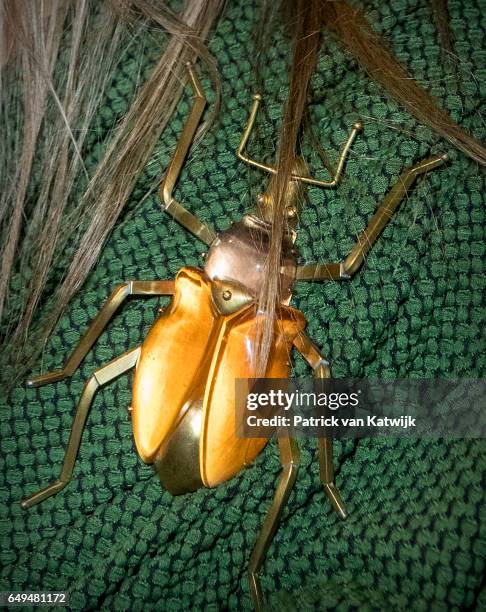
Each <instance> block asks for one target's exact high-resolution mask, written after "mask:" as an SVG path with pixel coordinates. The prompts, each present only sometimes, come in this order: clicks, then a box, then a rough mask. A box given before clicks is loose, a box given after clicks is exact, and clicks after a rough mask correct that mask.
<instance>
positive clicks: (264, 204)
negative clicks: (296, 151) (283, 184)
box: [257, 157, 309, 227]
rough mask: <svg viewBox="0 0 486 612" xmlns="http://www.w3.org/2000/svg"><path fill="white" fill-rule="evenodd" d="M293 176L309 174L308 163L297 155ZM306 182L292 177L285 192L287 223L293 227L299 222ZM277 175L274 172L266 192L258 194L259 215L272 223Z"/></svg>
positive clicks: (293, 166)
mask: <svg viewBox="0 0 486 612" xmlns="http://www.w3.org/2000/svg"><path fill="white" fill-rule="evenodd" d="M292 175H293V176H305V177H308V176H309V171H308V168H307V164H306V163H305V161H304V160H303V159H302V158H301V157H296V158H295V159H294V163H293V165H292ZM304 193H305V184H304V183H303V182H302V181H301V180H299V179H298V178H292V179H291V180H290V181H289V182H288V183H287V188H286V190H285V193H284V196H283V197H284V210H285V216H286V219H287V223H288V224H289V225H290V226H291V227H295V225H296V224H297V218H298V215H299V211H300V206H301V203H302V200H303V198H304ZM276 197H277V194H276V175H275V174H274V175H273V176H272V178H271V180H270V184H269V185H268V189H267V191H266V192H265V193H260V194H258V196H257V208H258V216H259V217H260V218H261V219H263V221H265V222H266V223H272V222H273V219H274V204H275V200H276Z"/></svg>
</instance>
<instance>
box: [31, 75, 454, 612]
mask: <svg viewBox="0 0 486 612" xmlns="http://www.w3.org/2000/svg"><path fill="white" fill-rule="evenodd" d="M188 72H189V79H190V83H191V86H192V88H193V90H194V96H195V97H194V102H193V106H192V110H191V112H190V115H189V117H188V119H187V121H186V124H185V126H184V129H183V133H182V135H181V138H180V140H179V142H178V144H177V146H176V150H175V152H174V155H173V157H172V160H171V163H170V165H169V168H168V171H167V174H166V178H165V180H164V181H163V183H162V186H161V198H162V201H163V203H164V208H165V210H166V211H167V212H169V213H170V214H172V216H173V217H174V218H175V219H176V220H177V221H178V222H179V223H180V224H181V225H182V226H183V227H185V228H186V229H187V230H188V231H190V232H191V233H192V234H194V235H195V236H197V237H198V238H199V239H201V240H202V241H204V242H205V243H206V244H207V245H208V246H209V251H208V253H207V256H206V260H205V265H204V269H203V270H200V269H197V268H190V267H184V268H182V269H181V270H180V271H179V273H178V274H177V277H176V279H175V280H157V281H129V282H126V283H123V284H121V285H119V286H118V287H116V289H115V290H114V291H113V293H112V294H111V296H110V297H109V299H108V301H107V302H106V304H105V305H104V306H103V308H102V309H101V310H100V312H99V314H98V315H97V317H96V318H95V319H94V321H93V322H92V323H91V325H90V327H89V328H88V330H87V331H86V333H85V334H84V336H83V337H82V339H81V341H80V342H79V344H78V345H77V347H76V348H75V349H74V351H73V352H72V354H71V355H70V357H69V358H68V359H67V361H66V363H65V366H64V368H63V369H62V370H59V371H55V372H51V373H49V374H44V375H42V376H38V377H36V378H33V379H31V380H30V381H28V383H27V385H28V386H30V387H39V386H41V385H44V384H46V383H51V382H56V381H59V380H62V379H64V378H66V377H68V376H71V375H72V374H73V372H74V371H75V370H76V369H77V368H78V366H79V365H80V363H81V361H82V360H83V358H84V357H85V355H86V353H87V352H88V351H89V350H90V348H91V347H92V346H93V344H94V343H95V341H96V340H97V338H98V337H99V335H100V334H101V332H102V330H103V329H104V327H105V326H106V325H107V323H108V322H109V320H110V319H111V317H112V316H113V314H114V313H115V311H116V310H117V309H118V307H119V306H120V304H121V303H122V302H123V301H124V300H125V299H126V298H127V297H128V296H130V295H139V296H147V295H151V296H172V299H171V302H170V303H169V305H168V306H167V307H166V308H165V309H164V310H163V311H162V314H161V316H160V317H159V318H158V320H157V321H156V322H155V323H154V325H153V326H152V328H151V330H150V331H149V333H148V335H147V337H146V339H145V340H144V342H143V343H142V344H141V345H140V346H138V347H136V348H134V349H132V350H130V351H128V352H127V353H125V354H123V355H121V356H120V357H118V358H116V359H114V360H113V361H111V362H110V363H108V364H107V365H105V366H103V367H101V368H99V369H98V370H96V371H95V372H94V374H93V375H92V376H91V378H89V380H88V381H87V382H86V384H85V387H84V390H83V393H82V396H81V399H80V401H79V404H78V407H77V410H76V414H75V417H74V421H73V425H72V429H71V434H70V437H69V442H68V445H67V449H66V453H65V458H64V463H63V467H62V470H61V475H60V477H59V479H58V480H56V481H55V482H54V483H52V484H51V485H49V486H48V487H46V488H44V489H42V490H40V491H38V492H37V493H34V494H33V495H30V496H29V497H26V498H25V499H24V500H23V501H22V507H23V508H29V507H31V506H33V505H34V504H37V503H39V502H41V501H43V500H44V499H46V498H47V497H50V496H51V495H54V494H55V493H58V492H59V491H60V490H61V489H63V488H64V487H65V486H66V485H67V483H68V482H69V480H70V478H71V475H72V472H73V468H74V463H75V460H76V456H77V453H78V450H79V446H80V442H81V436H82V432H83V429H84V426H85V422H86V418H87V416H88V412H89V408H90V406H91V403H92V400H93V396H94V394H95V392H96V390H97V389H98V388H99V387H100V386H101V385H104V384H106V383H108V382H110V381H111V380H113V379H114V378H116V377H117V376H119V375H120V374H122V373H124V372H127V371H128V370H130V369H131V368H135V375H134V383H133V398H132V409H131V415H132V423H133V435H134V439H135V446H136V448H137V451H138V454H139V455H140V457H141V459H142V460H143V461H144V462H145V463H151V464H154V466H155V469H156V471H157V473H158V475H159V478H160V481H161V484H162V486H163V487H164V488H166V489H167V490H168V491H170V492H171V493H173V494H174V495H177V494H182V493H187V492H190V491H194V490H196V489H198V488H200V487H215V486H217V485H218V484H220V483H222V482H224V481H226V480H228V479H230V478H232V477H233V476H235V475H236V474H237V473H238V472H239V471H240V470H241V469H242V468H243V467H244V466H246V465H248V464H250V463H251V462H252V461H253V460H254V459H255V457H256V456H257V455H258V454H259V453H260V452H261V450H262V449H263V447H264V446H265V444H266V442H267V440H266V439H243V438H240V437H237V435H236V422H235V420H236V414H235V413H236V411H235V379H238V378H250V372H251V364H250V362H251V359H252V355H251V352H252V345H253V343H254V340H255V332H256V325H255V321H256V319H257V297H258V295H259V292H260V289H261V284H262V270H263V268H264V264H265V258H266V255H267V252H268V246H269V242H270V232H271V230H272V226H271V222H270V220H271V219H272V202H273V194H272V182H270V186H269V189H268V190H267V192H266V193H265V194H263V195H261V196H259V207H258V210H259V211H260V212H259V214H247V215H245V216H244V217H243V219H242V220H241V221H239V222H238V223H235V224H233V225H232V226H231V227H230V228H229V229H228V230H226V231H224V232H222V233H220V234H219V235H215V234H214V232H213V231H212V230H211V229H210V228H209V227H207V226H206V225H205V224H203V223H202V222H201V221H200V220H199V219H198V218H197V217H196V216H194V215H193V214H192V213H190V212H189V211H187V210H186V209H185V208H184V207H183V206H182V205H181V204H180V203H179V202H177V201H176V200H174V198H173V197H172V191H173V188H174V186H175V183H176V181H177V178H178V176H179V173H180V170H181V167H182V165H183V163H184V160H185V157H186V155H187V152H188V150H189V146H190V144H191V142H192V139H193V137H194V134H195V131H196V129H197V127H198V124H199V121H200V118H201V115H202V113H203V110H204V108H205V105H206V99H205V97H204V94H203V91H202V88H201V85H200V83H199V80H198V78H197V76H196V74H195V72H194V70H193V68H192V67H191V66H190V65H189V66H188ZM260 100H261V96H260V95H255V96H254V97H253V107H252V110H251V113H250V117H249V119H248V123H247V126H246V128H245V130H244V132H243V135H242V138H241V142H240V146H239V147H238V150H237V155H238V157H239V158H240V159H241V160H243V161H244V162H246V163H248V164H250V165H252V166H255V167H257V168H261V169H263V170H266V171H268V172H270V173H273V174H275V168H274V167H272V166H269V165H265V164H262V163H260V162H257V161H255V160H253V159H251V158H249V157H248V156H247V155H246V154H245V153H244V151H245V149H246V144H247V141H248V138H249V135H250V133H251V130H252V128H253V124H254V122H255V117H256V114H257V111H258V107H259V104H260ZM360 130H361V125H360V124H359V123H356V124H355V125H354V126H353V128H352V130H351V133H350V135H349V137H348V139H347V141H346V143H345V145H344V147H343V149H342V151H341V154H340V156H339V161H338V164H337V167H336V170H335V174H334V177H333V178H332V180H330V181H320V180H317V179H314V178H311V177H310V176H309V175H308V172H307V167H306V164H305V162H304V161H303V160H302V159H301V158H296V159H295V162H294V171H293V174H292V180H291V181H290V182H289V185H288V188H287V191H286V193H285V206H286V209H285V210H286V214H287V218H288V227H289V228H290V229H289V231H288V232H287V233H286V235H285V236H284V239H283V240H284V241H283V244H282V267H281V286H282V303H281V304H280V305H279V308H278V310H277V316H276V322H275V327H274V337H273V344H272V348H271V351H270V356H269V358H268V362H267V370H266V377H269V378H287V377H288V375H289V361H288V356H289V353H290V351H291V349H292V347H295V348H296V349H297V351H299V352H300V353H301V354H302V356H303V357H304V358H305V360H306V361H307V362H308V363H309V365H310V366H311V368H312V370H313V374H314V377H316V378H329V377H330V369H329V363H328V361H327V360H326V359H325V358H324V357H323V356H322V355H321V354H320V353H319V351H318V350H317V348H316V347H315V346H314V344H313V343H312V342H311V340H310V339H309V338H308V337H307V336H306V335H305V333H304V328H305V325H306V321H305V318H304V315H303V314H302V313H301V312H300V311H298V310H296V309H295V308H292V307H291V306H290V305H289V302H290V298H291V294H292V287H293V284H294V283H295V282H296V281H300V280H303V281H304V280H305V281H319V280H328V279H330V280H341V279H343V280H345V279H350V278H351V277H352V276H353V275H354V274H355V273H356V272H357V271H358V269H359V267H360V266H361V264H362V263H363V260H364V258H365V256H366V254H367V253H368V251H369V250H370V248H371V246H372V245H373V243H374V242H375V240H376V238H377V237H378V236H379V234H380V233H381V232H382V230H383V228H384V227H385V225H386V224H387V222H388V221H389V220H390V218H391V216H392V214H393V212H394V211H395V209H396V208H397V206H398V204H399V203H400V201H401V200H402V199H403V197H404V196H405V194H406V192H407V189H408V188H410V186H411V185H412V183H413V182H414V180H415V179H416V177H417V176H418V175H419V174H423V173H425V172H427V171H429V170H432V169H433V168H436V167H437V166H439V165H441V164H442V163H443V162H444V161H445V159H446V156H445V155H442V156H433V157H429V158H428V159H425V160H424V161H421V162H420V163H419V164H417V165H415V166H413V167H412V168H410V169H408V170H406V171H405V172H403V173H402V175H401V176H400V179H399V181H398V182H397V183H396V184H395V186H394V187H393V188H392V189H391V191H390V192H389V194H388V195H387V196H386V198H385V200H384V201H383V203H382V204H381V205H380V206H379V207H378V209H377V211H376V213H375V215H374V216H373V217H372V219H371V220H370V221H369V223H368V225H367V227H366V228H365V229H364V231H363V232H362V233H361V234H360V236H359V237H358V239H357V241H356V244H355V246H354V248H353V249H352V251H351V252H350V254H349V255H348V256H347V257H346V258H345V259H344V260H343V261H341V262H339V263H326V264H306V265H303V266H299V265H297V253H296V250H295V247H294V240H295V227H296V217H297V214H296V213H297V211H298V204H299V200H300V199H301V198H302V195H303V190H304V188H305V187H304V185H305V184H311V185H317V186H320V187H334V186H336V185H337V183H338V181H339V179H340V176H341V173H342V170H343V165H344V162H345V159H346V156H347V154H348V151H349V149H350V147H351V145H352V143H353V140H354V138H355V137H356V135H357V133H358V132H359V131H360ZM181 372H185V378H181V376H180V373H181ZM174 381H177V383H176V384H174ZM278 444H279V451H280V458H281V464H282V473H281V476H280V480H279V482H278V485H277V489H276V492H275V496H274V499H273V502H272V505H271V507H270V509H269V511H268V514H267V517H266V519H265V521H264V524H263V527H262V529H261V532H260V535H259V537H258V539H257V542H256V545H255V548H254V550H253V553H252V555H251V557H250V562H249V578H250V589H251V595H252V599H253V602H254V604H255V607H256V608H257V609H260V608H261V606H262V602H263V598H262V592H261V588H260V584H259V579H258V574H259V572H260V570H261V567H262V564H263V561H264V558H265V555H266V552H267V550H268V547H269V546H270V543H271V541H272V538H273V536H274V534H275V531H276V529H277V526H278V522H279V517H280V515H281V512H282V509H283V507H284V505H285V503H286V501H287V499H288V497H289V495H290V493H291V490H292V487H293V484H294V482H295V479H296V476H297V471H298V467H299V449H298V446H297V443H296V441H295V439H293V438H292V437H291V436H290V435H287V436H286V437H285V436H284V437H279V439H278ZM319 466H320V479H321V482H322V484H323V486H324V489H325V491H326V494H327V496H328V497H329V500H330V501H331V503H332V505H333V507H334V508H335V510H336V511H337V512H338V513H339V515H340V516H341V517H342V518H345V516H346V510H345V506H344V504H343V502H342V500H341V497H340V495H339V492H338V490H337V488H336V486H335V484H334V467H333V447H332V440H331V439H330V438H320V439H319Z"/></svg>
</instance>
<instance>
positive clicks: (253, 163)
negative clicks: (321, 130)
mask: <svg viewBox="0 0 486 612" xmlns="http://www.w3.org/2000/svg"><path fill="white" fill-rule="evenodd" d="M261 101H262V96H261V94H259V93H257V94H254V96H253V106H252V108H251V111H250V116H249V118H248V122H247V124H246V127H245V129H244V130H243V134H242V135H241V141H240V145H239V147H238V148H237V149H236V155H237V156H238V157H239V159H241V161H244V162H245V163H247V164H249V165H250V166H254V167H255V168H260V170H266V171H267V172H271V173H272V174H276V173H277V169H276V168H275V166H270V165H268V164H262V163H261V162H258V161H256V160H254V159H252V158H251V157H248V156H247V155H246V154H245V153H244V152H243V151H244V150H245V148H246V145H247V142H248V138H249V137H250V134H251V131H252V129H253V125H254V124H255V119H256V116H257V113H258V108H259V106H260V102H261ZM362 129H363V126H362V124H361V123H359V122H357V123H355V124H354V125H353V127H352V129H351V132H350V134H349V136H348V138H347V140H346V142H345V143H344V146H343V148H342V150H341V153H340V155H339V159H338V165H337V166H336V171H335V172H334V177H333V178H332V179H331V180H330V181H320V180H318V179H315V178H312V177H310V176H302V175H300V174H292V180H294V181H302V182H303V183H307V184H308V185H316V186H317V187H335V186H336V185H337V184H338V182H339V179H340V178H341V174H342V171H343V167H344V162H345V161H346V156H347V154H348V153H349V149H350V148H351V145H352V144H353V141H354V139H355V138H356V136H357V134H358V132H360V131H361V130H362Z"/></svg>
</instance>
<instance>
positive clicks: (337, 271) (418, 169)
mask: <svg viewBox="0 0 486 612" xmlns="http://www.w3.org/2000/svg"><path fill="white" fill-rule="evenodd" d="M446 160H447V155H433V156H432V157H429V158H427V159H425V160H423V161H421V162H420V163H419V164H417V165H416V166H413V167H412V168H409V169H408V170H405V171H404V172H403V173H402V174H401V175H400V178H399V179H398V181H397V182H396V183H395V185H394V186H393V187H392V189H391V191H390V192H389V193H388V195H387V196H386V197H385V199H384V200H383V203H382V204H381V205H380V207H379V208H378V210H377V211H376V213H375V214H374V215H373V217H372V218H371V219H370V221H369V223H368V225H367V226H366V228H365V229H364V230H363V232H362V233H361V234H360V235H359V236H358V240H357V241H356V245H355V246H354V248H353V249H352V251H351V253H350V254H349V255H348V256H347V257H346V259H344V261H342V262H339V263H324V264H315V263H314V264H306V265H304V266H298V268H297V275H296V278H297V280H307V281H319V280H347V279H349V278H351V277H352V276H353V275H354V274H356V272H357V271H358V270H359V269H360V267H361V265H362V264H363V261H364V260H365V257H366V255H367V254H368V252H369V251H370V249H371V247H372V246H373V244H374V242H375V241H376V239H377V238H378V236H379V235H380V234H381V232H382V231H383V229H384V228H385V227H386V225H387V223H388V222H389V221H390V219H391V217H392V215H393V213H394V212H395V210H396V209H397V208H398V205H399V204H400V202H401V201H402V200H403V198H404V197H405V196H406V194H407V191H408V189H410V187H411V186H412V184H413V183H414V182H415V179H416V178H417V176H419V175H420V174H425V173H426V172H429V170H433V169H434V168H437V167H439V166H441V165H442V164H443V163H444V162H445V161H446Z"/></svg>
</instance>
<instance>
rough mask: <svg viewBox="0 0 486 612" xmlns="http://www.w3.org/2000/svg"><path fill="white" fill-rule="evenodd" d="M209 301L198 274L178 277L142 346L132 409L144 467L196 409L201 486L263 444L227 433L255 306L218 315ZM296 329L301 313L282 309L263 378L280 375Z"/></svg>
mask: <svg viewBox="0 0 486 612" xmlns="http://www.w3.org/2000/svg"><path fill="white" fill-rule="evenodd" d="M213 294H214V282H213V281H211V280H210V279H209V278H208V277H207V276H206V275H205V274H204V272H202V271H200V270H198V269H195V268H182V269H181V270H180V272H179V273H178V275H177V278H176V282H175V293H174V296H173V299H172V301H171V303H170V305H169V306H168V307H167V308H166V310H165V311H164V312H163V314H162V315H161V317H160V318H159V319H158V320H157V321H156V323H155V324H154V325H153V327H152V328H151V330H150V332H149V334H148V335H147V337H146V339H145V341H144V343H143V344H142V347H141V353H140V357H139V361H138V363H137V366H136V371H135V379H134V386H133V403H132V419H133V433H134V438H135V444H136V447H137V450H138V453H139V455H140V457H141V458H142V459H143V461H145V462H146V463H152V462H153V461H154V459H155V458H156V456H157V454H158V452H159V451H160V448H161V447H162V446H163V444H164V442H165V441H166V440H167V439H168V437H169V436H171V435H172V433H173V432H174V429H175V428H177V427H178V426H179V423H180V421H181V418H182V417H183V416H184V413H185V412H186V411H187V409H188V408H189V407H190V406H191V405H194V404H196V403H199V404H200V403H201V402H202V423H201V433H200V438H199V469H200V480H201V482H202V484H203V485H204V486H206V487H214V486H216V485H218V484H220V483H221V482H224V481H225V480H228V479H229V478H232V477H233V476H234V475H235V474H237V473H238V472H239V471H240V470H241V469H242V468H243V466H244V465H246V464H248V463H250V462H251V461H253V459H254V458H255V457H256V456H257V455H258V453H259V452H260V451H261V450H262V449H263V447H264V446H265V444H266V442H267V440H266V439H258V440H256V439H251V440H250V439H243V438H238V437H237V436H236V433H235V416H236V414H235V412H236V411H235V379H237V378H251V368H250V360H251V350H252V347H253V338H254V335H255V326H256V305H255V303H254V301H253V300H251V299H250V300H249V303H248V304H247V305H244V306H243V307H240V308H239V309H237V310H236V311H235V312H232V313H230V314H223V313H222V312H221V311H220V310H219V309H218V307H217V304H216V301H215V299H214V297H213ZM304 327H305V319H304V316H303V315H302V313H301V312H299V311H298V310H295V309H294V308H291V307H288V306H282V308H281V310H280V315H279V317H278V319H277V321H276V327H275V331H276V334H275V340H274V344H273V347H272V351H271V354H270V358H269V365H268V369H267V373H266V376H267V377H269V378H286V377H287V376H288V374H289V354H290V351H291V347H292V342H293V339H294V337H295V336H296V335H297V334H298V333H299V332H300V331H301V330H302V329H303V328H304Z"/></svg>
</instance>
